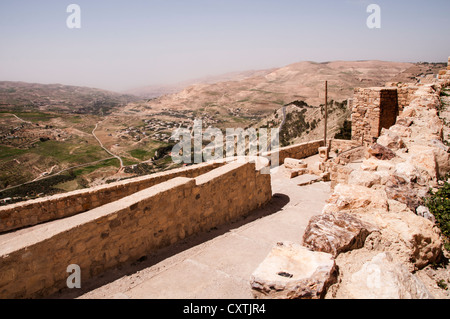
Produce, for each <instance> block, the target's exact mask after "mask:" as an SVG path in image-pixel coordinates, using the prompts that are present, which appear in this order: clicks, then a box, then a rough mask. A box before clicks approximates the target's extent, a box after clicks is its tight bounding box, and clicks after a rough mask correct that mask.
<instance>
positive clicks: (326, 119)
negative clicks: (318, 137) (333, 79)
mask: <svg viewBox="0 0 450 319" xmlns="http://www.w3.org/2000/svg"><path fill="white" fill-rule="evenodd" d="M327 121H328V81H325V121H324V122H325V125H324V126H325V129H324V132H323V143H324V145H323V146H325V147H326V146H327Z"/></svg>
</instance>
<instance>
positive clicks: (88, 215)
mask: <svg viewBox="0 0 450 319" xmlns="http://www.w3.org/2000/svg"><path fill="white" fill-rule="evenodd" d="M271 197H272V190H271V177H270V175H268V174H261V171H260V170H258V169H256V168H255V163H250V162H246V163H239V162H234V163H230V164H227V165H225V166H222V167H220V168H217V169H215V170H212V171H210V172H208V173H206V174H203V175H201V176H198V177H196V178H184V177H177V178H174V179H172V180H169V181H166V182H163V183H160V184H157V185H155V186H153V187H150V188H146V189H144V190H142V191H139V192H137V193H134V194H132V195H130V196H128V197H125V198H122V199H119V200H117V201H115V202H111V203H109V204H106V205H103V206H100V207H97V208H95V209H92V210H89V211H87V212H85V213H83V214H78V215H74V216H71V217H67V218H65V219H63V220H56V221H53V222H49V223H46V224H45V225H38V226H36V227H34V228H33V229H31V230H30V231H26V232H22V233H20V232H21V231H19V232H18V234H17V236H15V238H14V241H11V242H8V241H6V242H3V244H1V245H0V269H1V272H0V298H36V297H45V296H48V295H49V294H51V293H54V292H56V291H58V290H60V289H62V288H65V287H66V280H67V278H68V276H69V275H70V274H69V273H67V267H68V266H69V265H71V264H76V265H79V266H80V268H81V279H82V280H81V285H82V286H83V283H86V282H87V281H88V280H89V278H92V277H94V276H97V275H99V274H101V273H102V272H104V271H106V270H107V269H110V268H113V267H116V266H118V265H120V264H123V263H128V262H133V261H136V260H138V259H139V258H141V257H143V256H146V255H148V254H150V253H152V252H154V251H155V250H157V249H159V248H162V247H165V246H168V245H171V244H174V243H176V242H177V241H180V240H182V239H184V238H185V237H187V236H190V235H193V234H196V233H199V232H203V231H208V230H210V229H211V228H213V227H216V226H218V225H220V224H223V223H227V222H230V221H233V220H236V219H238V218H242V217H243V216H246V215H248V214H249V213H250V212H251V211H252V210H254V209H256V208H259V207H261V206H262V205H264V204H266V203H267V202H268V201H269V200H270V199H271Z"/></svg>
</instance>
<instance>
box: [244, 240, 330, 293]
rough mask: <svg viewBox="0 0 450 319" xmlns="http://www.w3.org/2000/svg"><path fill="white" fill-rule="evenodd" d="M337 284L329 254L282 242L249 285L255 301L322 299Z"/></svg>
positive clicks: (255, 272)
mask: <svg viewBox="0 0 450 319" xmlns="http://www.w3.org/2000/svg"><path fill="white" fill-rule="evenodd" d="M336 280H337V269H336V263H335V261H334V258H333V256H332V255H331V254H327V253H322V252H314V251H311V250H309V249H307V248H306V247H303V246H300V245H298V244H295V243H292V242H283V243H277V245H276V246H275V247H274V248H273V249H272V250H271V252H270V253H269V255H268V256H267V257H266V259H264V261H263V262H262V263H261V264H260V265H259V266H258V268H257V269H256V270H255V271H254V272H253V274H252V276H251V279H250V285H251V288H252V292H253V295H254V297H255V298H261V299H321V298H323V297H324V296H325V294H326V290H327V288H328V287H329V286H330V285H332V284H333V283H335V282H336Z"/></svg>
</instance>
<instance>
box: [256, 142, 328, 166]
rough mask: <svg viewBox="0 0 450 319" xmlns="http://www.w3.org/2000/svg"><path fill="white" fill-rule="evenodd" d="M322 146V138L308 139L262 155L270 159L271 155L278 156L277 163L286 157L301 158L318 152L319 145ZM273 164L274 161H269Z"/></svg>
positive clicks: (281, 162)
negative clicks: (308, 140)
mask: <svg viewBox="0 0 450 319" xmlns="http://www.w3.org/2000/svg"><path fill="white" fill-rule="evenodd" d="M322 146H324V143H323V140H317V141H310V142H305V143H300V144H296V145H292V146H287V147H282V148H280V149H277V150H275V151H273V152H267V153H264V154H263V156H264V157H267V158H268V159H269V160H271V157H276V156H278V161H279V165H281V164H283V163H284V160H285V159H286V158H297V159H302V158H306V157H309V156H312V155H315V154H318V153H319V147H322ZM271 164H272V165H274V164H275V163H271Z"/></svg>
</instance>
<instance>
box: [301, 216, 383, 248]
mask: <svg viewBox="0 0 450 319" xmlns="http://www.w3.org/2000/svg"><path fill="white" fill-rule="evenodd" d="M376 230H377V228H376V227H375V226H373V225H371V224H369V223H366V222H363V221H361V220H360V219H358V218H356V217H355V216H353V215H351V214H347V213H342V212H336V213H324V214H322V215H317V216H314V217H313V218H311V219H310V221H309V224H308V226H307V227H306V230H305V233H304V235H303V245H304V246H306V247H308V248H310V249H312V250H314V251H321V252H326V253H329V254H332V255H333V256H334V257H337V255H338V254H340V253H341V252H345V251H349V250H353V249H358V248H362V247H363V246H364V243H365V240H366V238H367V236H369V235H370V234H371V233H372V232H373V231H376Z"/></svg>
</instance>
